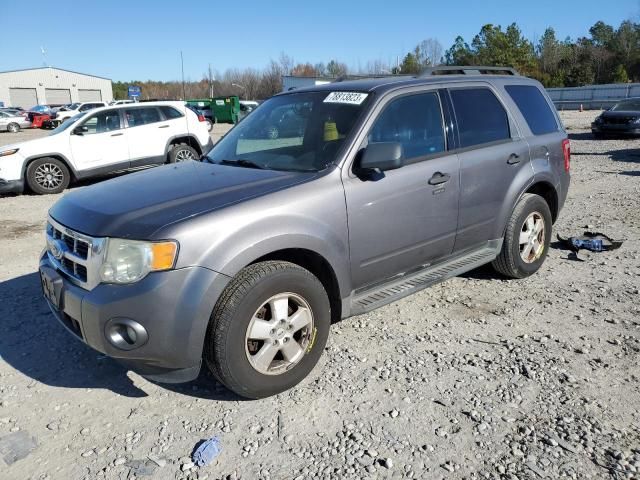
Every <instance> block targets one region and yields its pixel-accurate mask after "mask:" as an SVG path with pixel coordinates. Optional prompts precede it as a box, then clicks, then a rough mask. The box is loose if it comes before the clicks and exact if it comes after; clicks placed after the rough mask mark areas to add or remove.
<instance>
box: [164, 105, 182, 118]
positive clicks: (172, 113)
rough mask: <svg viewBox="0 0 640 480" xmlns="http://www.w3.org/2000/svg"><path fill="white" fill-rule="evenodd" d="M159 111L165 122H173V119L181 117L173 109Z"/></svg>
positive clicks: (166, 108) (165, 108)
mask: <svg viewBox="0 0 640 480" xmlns="http://www.w3.org/2000/svg"><path fill="white" fill-rule="evenodd" d="M160 110H162V113H163V114H164V116H165V118H166V119H167V120H173V119H174V118H180V117H181V116H182V113H180V112H179V111H178V110H176V109H175V108H173V107H160Z"/></svg>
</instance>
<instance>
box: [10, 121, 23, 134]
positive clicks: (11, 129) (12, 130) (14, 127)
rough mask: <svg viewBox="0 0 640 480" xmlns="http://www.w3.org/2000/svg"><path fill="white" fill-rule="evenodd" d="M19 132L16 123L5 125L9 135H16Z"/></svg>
mask: <svg viewBox="0 0 640 480" xmlns="http://www.w3.org/2000/svg"><path fill="white" fill-rule="evenodd" d="M19 131H20V125H18V124H17V123H10V124H9V125H7V132H9V133H18V132H19Z"/></svg>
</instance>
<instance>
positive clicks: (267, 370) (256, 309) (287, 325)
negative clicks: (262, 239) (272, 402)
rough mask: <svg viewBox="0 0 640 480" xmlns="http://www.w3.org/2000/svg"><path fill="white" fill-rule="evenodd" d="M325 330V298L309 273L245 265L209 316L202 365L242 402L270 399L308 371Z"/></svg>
mask: <svg viewBox="0 0 640 480" xmlns="http://www.w3.org/2000/svg"><path fill="white" fill-rule="evenodd" d="M330 324H331V309H330V306H329V299H328V296H327V292H326V291H325V289H324V287H323V286H322V283H320V281H319V280H318V279H317V278H316V277H315V276H314V275H313V274H312V273H311V272H309V271H308V270H306V269H304V268H302V267H300V266H298V265H295V264H293V263H289V262H282V261H267V262H260V263H256V264H253V265H249V266H248V267H246V268H244V269H243V270H241V271H240V272H239V273H238V275H237V276H236V277H235V278H234V279H233V280H232V281H231V282H230V284H229V285H228V286H227V288H226V289H225V291H224V292H223V293H222V295H221V296H220V298H219V300H218V303H217V304H216V306H215V308H214V310H213V313H212V315H211V320H210V323H209V328H208V331H207V338H206V342H205V348H204V358H205V362H206V364H207V366H208V367H209V370H210V371H211V372H212V373H213V375H214V376H215V377H216V378H217V379H218V380H219V381H220V382H221V383H222V384H224V385H225V386H226V387H227V388H229V389H230V390H232V391H233V392H235V393H237V394H238V395H240V396H242V397H247V398H263V397H268V396H270V395H275V394H278V393H281V392H284V391H285V390H288V389H289V388H291V387H293V386H295V385H297V384H298V383H299V382H300V381H302V380H303V379H304V378H305V377H306V376H307V375H308V374H309V373H310V372H311V370H313V367H314V366H315V365H316V363H317V362H318V360H319V358H320V356H321V355H322V351H323V350H324V346H325V344H326V342H327V338H328V336H329V326H330Z"/></svg>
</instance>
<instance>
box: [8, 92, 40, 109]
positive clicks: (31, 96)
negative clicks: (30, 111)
mask: <svg viewBox="0 0 640 480" xmlns="http://www.w3.org/2000/svg"><path fill="white" fill-rule="evenodd" d="M9 99H10V100H11V106H12V107H22V108H25V109H26V108H31V107H33V106H35V105H37V104H38V95H36V89H35V88H10V89H9Z"/></svg>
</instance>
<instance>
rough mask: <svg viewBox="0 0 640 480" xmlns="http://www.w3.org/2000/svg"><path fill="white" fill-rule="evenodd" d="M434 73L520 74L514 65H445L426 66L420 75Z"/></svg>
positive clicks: (424, 75)
mask: <svg viewBox="0 0 640 480" xmlns="http://www.w3.org/2000/svg"><path fill="white" fill-rule="evenodd" d="M432 75H520V74H519V73H518V71H517V70H516V69H515V68H512V67H485V66H481V65H473V66H471V65H465V66H460V65H443V66H438V67H428V68H425V69H424V70H423V71H422V73H421V74H420V75H418V77H420V78H421V77H430V76H432Z"/></svg>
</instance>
